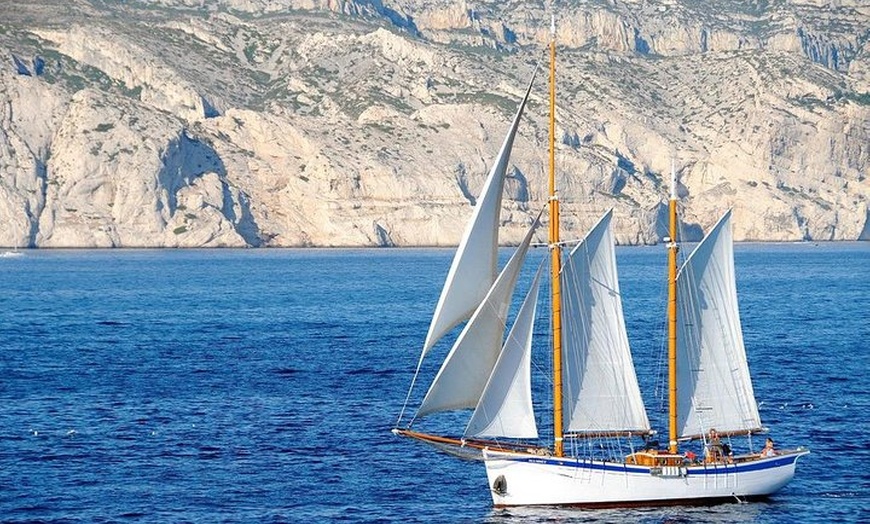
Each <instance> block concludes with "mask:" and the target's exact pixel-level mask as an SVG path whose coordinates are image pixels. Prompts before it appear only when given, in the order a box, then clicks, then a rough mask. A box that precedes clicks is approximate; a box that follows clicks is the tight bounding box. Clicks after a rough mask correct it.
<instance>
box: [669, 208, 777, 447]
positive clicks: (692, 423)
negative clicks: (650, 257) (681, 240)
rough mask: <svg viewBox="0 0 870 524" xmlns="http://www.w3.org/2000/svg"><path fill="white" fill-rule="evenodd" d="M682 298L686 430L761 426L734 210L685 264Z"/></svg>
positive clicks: (680, 360) (680, 374) (680, 385)
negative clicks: (741, 297)
mask: <svg viewBox="0 0 870 524" xmlns="http://www.w3.org/2000/svg"><path fill="white" fill-rule="evenodd" d="M677 297H678V307H677V325H678V332H677V427H678V428H680V435H681V436H698V435H702V434H705V433H707V431H709V430H710V429H711V428H714V429H716V430H717V431H719V432H732V431H746V430H759V429H761V419H760V417H759V415H758V407H757V405H756V403H755V394H754V393H753V391H752V381H751V379H750V376H749V365H748V364H747V362H746V350H745V348H744V346H743V332H742V330H741V327H740V315H739V312H738V309H737V286H736V283H735V277H734V252H733V247H732V239H731V212H730V211H729V212H727V213H726V214H725V216H723V217H722V218H721V219H720V220H719V222H718V223H717V224H716V226H715V227H713V229H712V230H711V231H710V233H709V234H708V235H707V236H706V237H705V238H704V240H703V241H701V243H700V244H698V246H697V247H696V248H695V250H694V251H693V252H692V254H691V255H690V256H689V258H688V260H686V262H685V264H683V267H682V268H681V269H680V273H679V275H678V276H677Z"/></svg>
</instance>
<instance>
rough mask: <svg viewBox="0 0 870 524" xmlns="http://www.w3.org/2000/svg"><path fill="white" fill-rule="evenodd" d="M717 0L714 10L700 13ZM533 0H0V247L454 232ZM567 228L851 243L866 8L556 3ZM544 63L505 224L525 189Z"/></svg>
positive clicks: (525, 38) (541, 167) (510, 94)
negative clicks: (670, 213) (672, 220)
mask: <svg viewBox="0 0 870 524" xmlns="http://www.w3.org/2000/svg"><path fill="white" fill-rule="evenodd" d="M710 4H713V5H710ZM546 5H547V3H546V2H528V1H519V0H507V1H478V2H472V1H461V0H460V1H458V2H457V1H448V0H402V1H390V0H383V1H381V0H346V1H343V0H269V1H266V0H218V1H207V0H148V1H142V2H135V3H134V2H119V3H116V2H107V1H102V0H72V1H67V2H50V1H46V0H36V1H34V2H30V3H28V4H27V5H21V4H20V3H14V4H13V3H11V2H0V15H2V16H0V57H2V62H0V220H2V223H3V224H4V227H3V228H2V229H0V245H6V246H19V247H21V246H31V247H37V246H38V247H136V246H147V247H162V246H166V247H198V246H214V247H217V246H375V245H379V246H393V245H397V246H409V245H451V244H455V243H456V242H457V241H458V239H459V236H460V234H461V232H462V228H463V226H464V223H465V220H466V219H467V217H468V216H469V214H470V209H471V205H472V203H473V201H474V195H476V194H477V192H478V190H479V188H480V185H481V183H482V181H483V178H484V177H485V175H486V173H487V170H488V168H489V163H490V162H491V160H492V159H493V157H494V155H495V153H496V151H497V149H498V148H499V146H500V144H501V140H502V138H503V135H504V132H505V131H506V129H507V126H508V123H509V120H510V118H511V116H512V114H513V112H514V111H515V108H516V104H517V102H518V100H519V98H520V95H521V93H522V90H523V89H524V87H525V85H526V83H527V82H528V80H529V78H531V75H532V71H533V70H534V67H535V63H536V62H537V61H538V60H539V59H541V58H542V57H543V56H544V55H543V52H544V49H545V45H546V40H547V38H548V32H549V26H550V13H549V12H548V11H547V8H546ZM557 7H558V9H557V12H556V13H555V16H556V21H557V32H558V39H559V43H560V46H559V59H558V60H559V77H558V86H559V87H558V92H559V95H558V96H559V101H558V107H557V128H558V139H559V140H558V150H557V163H558V170H559V173H560V187H559V189H560V198H561V200H562V202H563V206H562V208H563V213H564V220H565V226H566V231H565V233H564V236H565V237H566V238H573V237H577V236H579V235H581V234H582V233H583V231H584V230H585V229H586V228H588V227H589V226H590V225H591V223H592V221H593V220H595V219H596V218H597V217H598V216H600V214H601V213H603V212H604V211H605V210H606V209H608V208H610V207H613V208H615V224H616V230H617V238H618V241H619V242H621V243H649V242H656V241H658V240H660V239H661V237H662V236H663V235H664V227H663V222H662V218H663V216H664V207H663V199H664V198H665V196H666V194H667V189H666V187H665V181H666V180H667V178H668V173H669V171H670V165H671V161H672V159H675V162H676V166H677V169H678V171H679V175H680V188H679V189H680V193H681V196H682V205H683V208H684V221H685V223H684V232H685V234H686V235H687V236H688V237H690V238H697V237H698V236H699V235H700V233H701V232H702V231H703V230H704V229H706V228H708V227H709V226H711V225H712V223H713V222H714V221H715V220H716V219H717V218H718V216H719V215H720V214H721V213H722V212H723V211H724V210H725V209H727V208H733V209H734V225H735V237H736V238H737V239H739V240H774V241H791V240H854V239H864V240H867V239H870V211H868V197H870V182H868V180H867V177H868V175H870V8H868V7H867V6H866V3H864V2H861V1H859V0H854V1H850V0H842V1H839V2H837V1H831V2H827V1H824V2H823V1H821V0H819V1H811V0H805V1H800V0H779V1H775V0H774V1H765V2H738V1H724V2H713V3H708V2H695V1H678V0H647V1H640V0H638V1H619V2H617V1H606V0H588V1H573V2H559V3H557ZM545 77H546V74H539V75H538V79H537V81H536V83H535V90H534V95H533V99H532V101H531V103H530V106H529V107H528V109H527V112H526V117H525V119H524V121H523V124H522V126H521V130H520V136H519V137H518V138H517V141H516V144H515V150H514V154H513V156H512V158H511V167H510V177H509V180H508V183H507V186H506V191H507V195H506V198H505V201H504V210H503V213H502V217H503V220H504V226H505V234H504V238H505V241H506V242H516V241H518V240H519V239H520V237H521V235H522V233H523V229H524V227H525V225H526V224H528V223H529V221H530V220H531V218H532V216H533V215H534V214H537V211H538V210H539V209H540V208H541V207H542V206H543V205H544V202H545V199H546V162H547V152H546V144H547V116H546V97H547V86H546V78H545Z"/></svg>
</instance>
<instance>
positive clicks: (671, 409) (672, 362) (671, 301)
mask: <svg viewBox="0 0 870 524" xmlns="http://www.w3.org/2000/svg"><path fill="white" fill-rule="evenodd" d="M668 217H669V234H670V238H669V239H668V441H669V442H668V451H669V452H670V453H672V454H676V453H677V249H678V248H677V173H676V170H675V169H674V164H673V162H671V198H670V200H669V201H668Z"/></svg>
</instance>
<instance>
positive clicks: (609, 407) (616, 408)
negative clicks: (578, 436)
mask: <svg viewBox="0 0 870 524" xmlns="http://www.w3.org/2000/svg"><path fill="white" fill-rule="evenodd" d="M612 214H613V211H612V210H611V211H608V212H607V213H606V214H605V215H604V216H603V217H602V218H601V220H599V222H598V224H597V225H596V226H595V227H593V228H592V230H591V231H590V232H589V233H588V234H587V235H586V237H585V238H584V239H583V241H582V242H581V243H580V244H578V245H577V246H576V247H575V248H574V249H573V250H572V251H571V254H570V255H569V257H568V259H567V261H566V263H565V267H564V268H563V270H562V296H563V308H564V315H563V318H564V320H563V324H564V332H563V337H562V340H563V352H564V357H563V366H564V367H563V370H564V374H563V377H564V378H563V388H564V397H563V399H564V400H563V410H564V417H565V427H566V428H567V430H568V431H570V432H576V433H599V432H609V431H648V430H649V428H650V425H649V419H648V418H647V414H646V410H645V409H644V405H643V400H642V399H641V395H640V388H639V387H638V384H637V377H636V375H635V371H634V363H633V362H632V358H631V352H630V350H629V346H628V336H627V335H626V332H625V320H624V318H623V314H622V299H621V297H620V293H619V281H618V279H617V272H616V251H615V249H614V244H615V242H614V238H613V231H612V229H611V227H610V219H611V216H612Z"/></svg>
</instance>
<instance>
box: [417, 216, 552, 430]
mask: <svg viewBox="0 0 870 524" xmlns="http://www.w3.org/2000/svg"><path fill="white" fill-rule="evenodd" d="M539 223H540V221H539V220H538V219H536V220H535V222H534V224H532V227H530V228H529V231H528V233H526V237H525V238H524V239H523V241H522V243H521V244H520V245H519V247H517V250H516V251H515V252H514V254H513V256H511V258H510V260H509V261H508V263H507V265H505V267H504V269H502V271H501V273H500V274H499V276H498V278H497V279H496V281H495V283H493V285H492V287H491V288H490V289H489V292H488V293H487V294H486V297H485V298H484V299H483V301H482V302H481V303H480V304H479V305H478V306H477V309H476V310H475V311H474V314H473V315H472V316H471V319H470V320H469V321H468V323H467V324H465V327H464V328H463V330H462V333H460V334H459V338H457V339H456V342H455V343H454V344H453V347H452V348H451V349H450V353H448V354H447V358H446V359H445V360H444V362H443V363H442V364H441V369H440V370H438V374H437V375H436V376H435V380H434V381H433V382H432V385H431V386H430V387H429V391H428V392H427V393H426V397H425V398H424V399H423V403H422V404H421V405H420V409H419V410H418V411H417V416H418V417H422V416H424V415H427V414H429V413H433V412H436V411H448V410H452V409H462V408H474V407H475V406H477V403H478V401H479V400H480V396H481V394H482V393H483V387H484V386H485V385H486V381H487V379H489V376H490V374H491V373H492V368H493V366H495V362H496V360H497V359H498V354H499V349H500V348H501V346H502V337H504V331H505V325H506V323H507V314H508V309H509V308H510V303H511V298H512V296H513V293H514V287H515V286H516V283H517V278H518V277H519V275H520V270H521V269H522V267H523V260H525V257H526V253H527V252H528V250H529V245H530V244H531V242H532V236H533V235H534V233H535V229H537V227H538V224H539Z"/></svg>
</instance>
